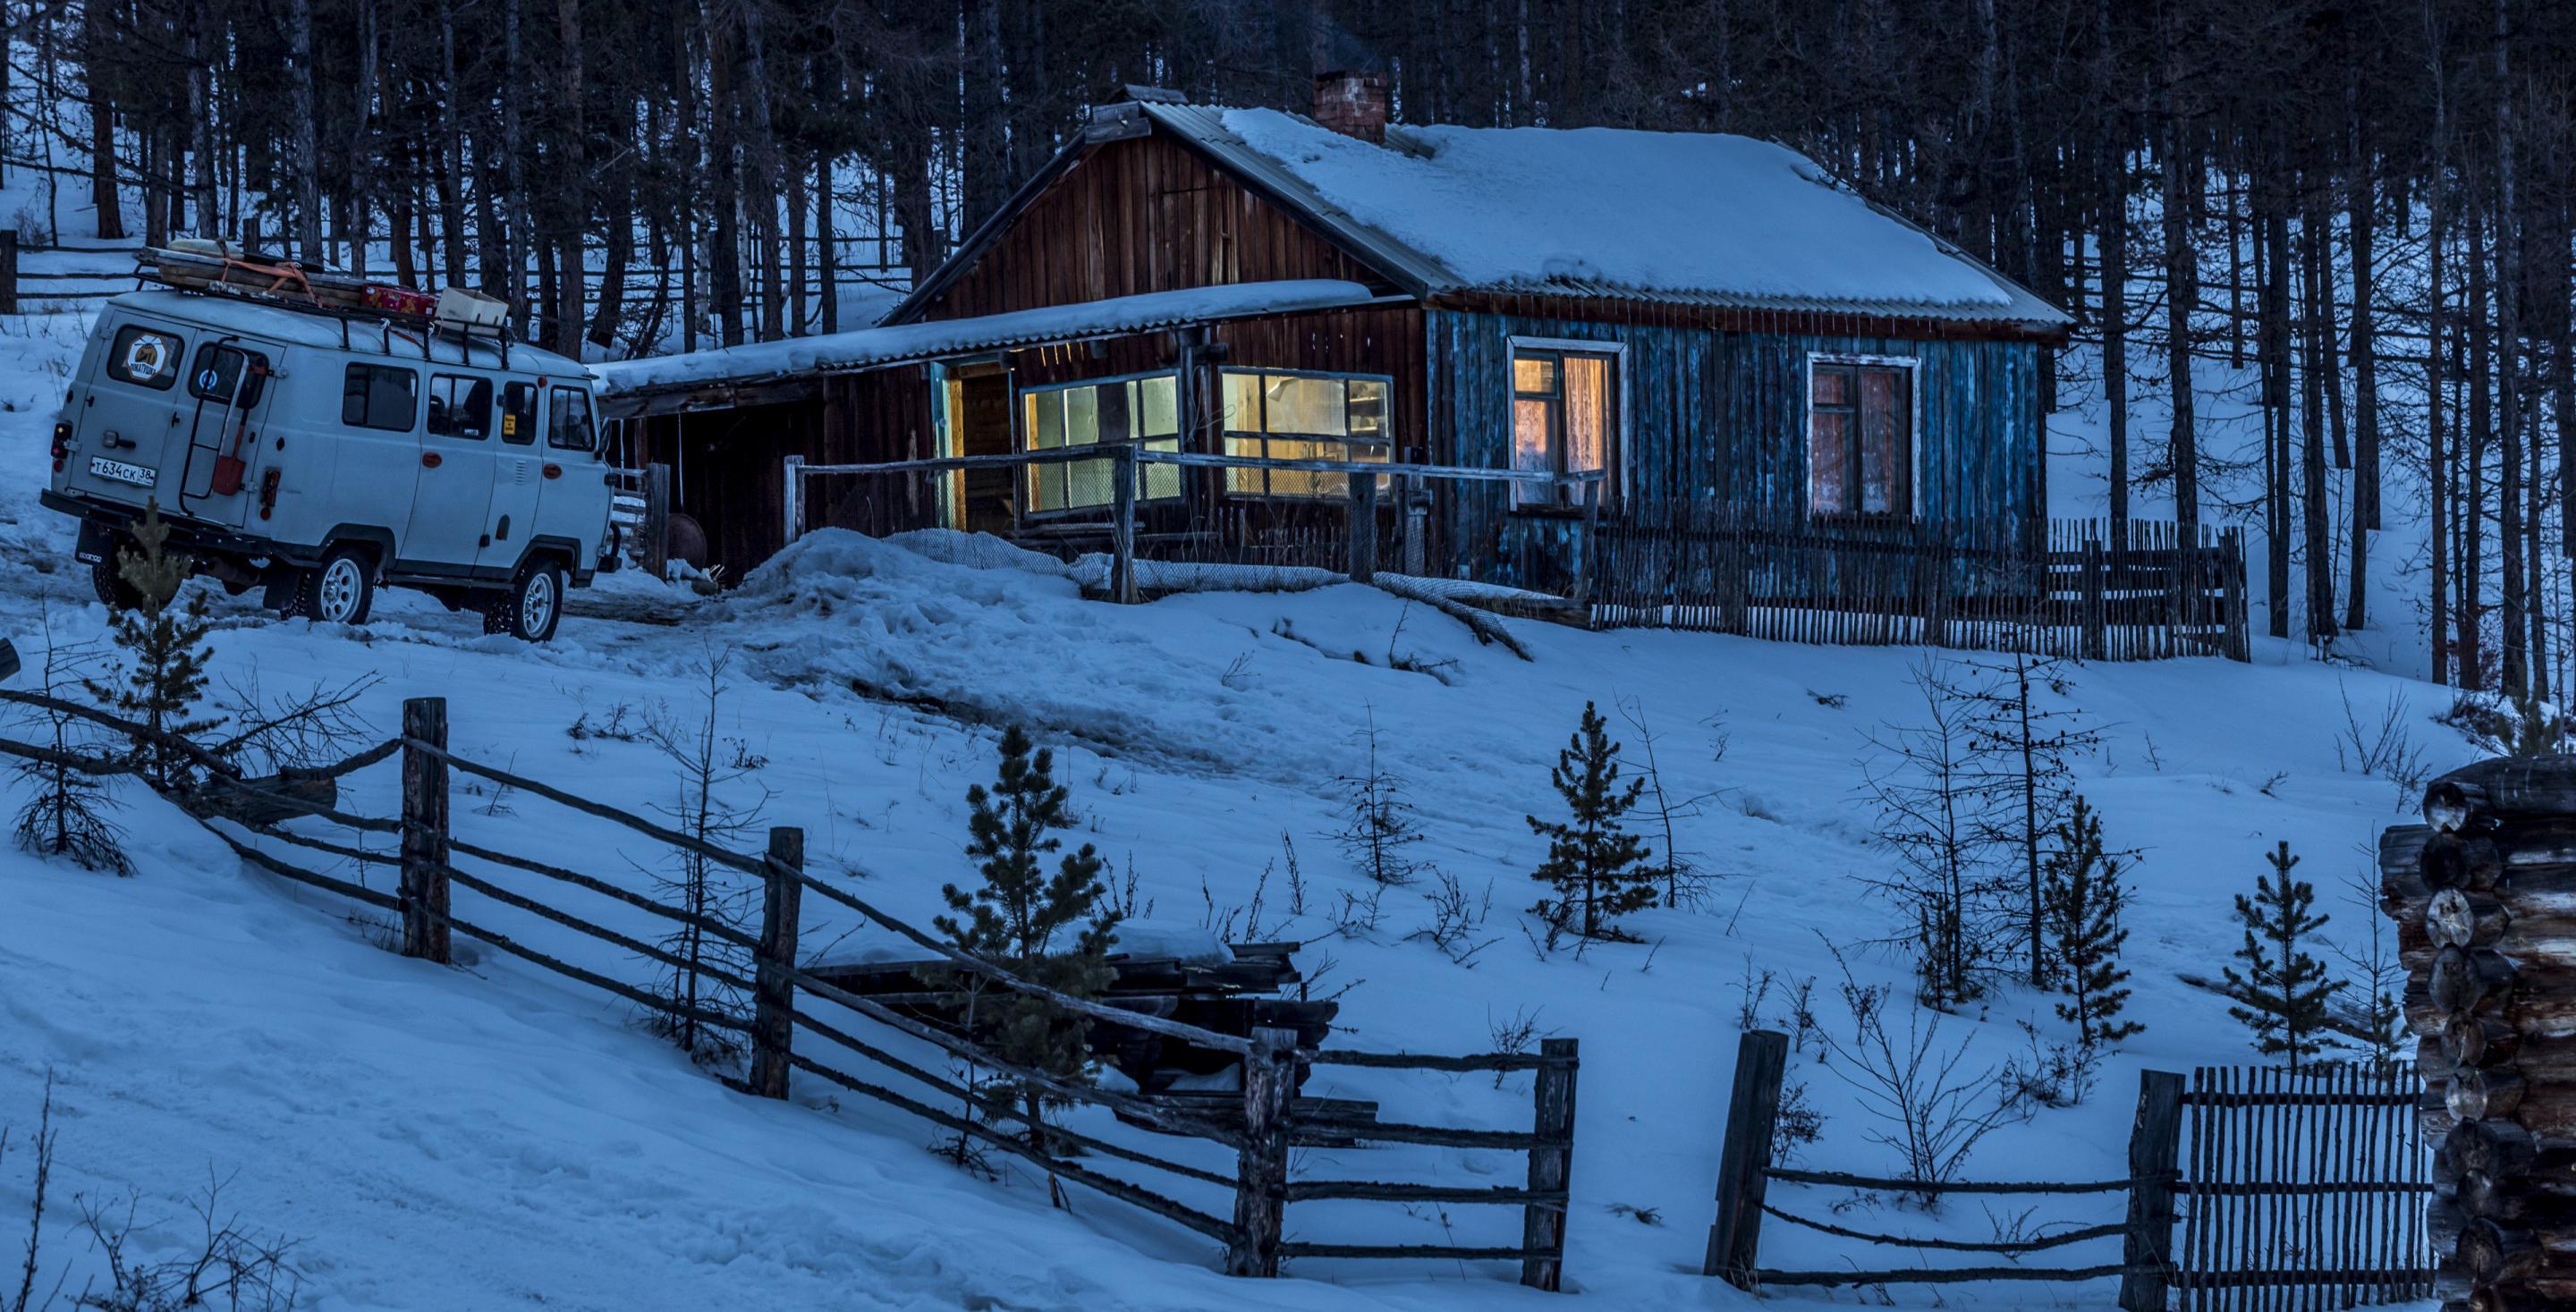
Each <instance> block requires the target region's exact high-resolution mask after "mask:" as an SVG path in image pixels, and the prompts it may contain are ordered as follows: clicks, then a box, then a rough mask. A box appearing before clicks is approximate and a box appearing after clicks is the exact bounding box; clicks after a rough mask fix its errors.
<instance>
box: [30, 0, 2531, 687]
mask: <svg viewBox="0 0 2576 1312" xmlns="http://www.w3.org/2000/svg"><path fill="white" fill-rule="evenodd" d="M0 12H5V13H6V15H7V19H8V24H9V27H10V30H11V34H12V37H13V58H12V60H11V61H10V63H9V65H8V67H7V70H6V76H7V80H8V86H7V88H6V89H7V92H8V95H7V100H8V103H9V104H10V106H11V121H10V123H9V125H8V133H7V147H8V148H7V158H6V163H7V166H8V169H9V179H10V181H11V182H12V184H13V186H15V187H16V189H17V191H18V193H19V194H27V189H26V188H25V187H24V185H23V181H24V178H25V177H26V175H27V171H29V170H36V171H43V172H45V173H46V174H47V180H48V184H49V185H47V186H45V187H43V188H41V189H40V190H41V192H42V194H43V196H44V198H45V199H44V202H43V203H42V204H41V205H37V206H31V207H30V212H26V213H22V214H21V215H20V216H19V217H18V222H19V224H20V226H21V227H22V229H32V230H34V231H31V232H30V233H29V236H30V239H31V240H38V241H41V240H43V239H45V238H46V237H47V236H58V237H59V238H61V239H79V238H88V237H91V236H98V237H123V236H143V237H146V238H147V239H157V238H160V237H162V236H165V235H167V234H169V233H172V232H193V233H198V234H201V235H223V236H229V237H244V236H248V237H254V238H257V239H260V240H263V241H265V242H267V243H268V244H271V245H274V246H280V247H283V248H285V249H287V250H290V251H292V252H294V253H296V254H298V255H300V256H302V257H304V258H307V259H322V260H328V261H330V262H331V263H334V264H337V265H340V266H343V267H356V268H361V269H363V268H364V267H365V266H366V264H367V263H368V262H369V261H371V260H374V261H378V262H379V264H380V267H379V268H378V269H376V270H374V272H378V273H381V274H389V275H391V276H392V277H395V278H397V279H401V280H406V281H411V282H415V283H422V284H429V285H435V284H437V283H440V282H444V281H470V282H473V283H476V284H478V285H480V286H482V287H483V288H484V289H486V290H488V291H491V292H493V293H495V294H498V295H502V296H505V297H508V298H510V299H512V300H513V301H515V302H517V303H519V304H521V305H523V306H525V307H528V312H529V313H530V314H531V315H532V316H533V319H534V322H533V323H532V324H531V325H530V328H531V330H532V331H533V332H534V333H535V334H536V335H537V336H539V337H540V338H541V339H542V340H546V341H549V342H551V343H554V344H556V345H559V346H564V347H578V346H580V345H581V343H582V340H583V339H585V338H587V339H588V340H589V341H590V342H591V343H595V344H597V347H598V348H599V349H602V350H611V351H623V350H631V349H635V348H636V347H637V346H638V345H639V344H644V343H654V344H659V343H663V342H666V341H667V342H669V343H670V344H672V345H674V346H696V345H706V344H713V343H714V342H724V343H732V342H737V341H741V340H746V339H768V338H776V337H780V336H785V335H789V334H796V333H805V332H822V331H833V330H836V329H839V328H842V327H845V326H857V325H845V324H843V323H842V322H841V319H842V314H841V303H840V297H839V296H838V295H833V294H826V293H827V289H846V288H847V287H848V286H849V285H851V284H852V283H853V282H854V281H856V280H859V279H873V280H877V281H880V282H883V283H886V284H890V285H898V286H899V285H900V284H901V282H902V281H903V280H904V279H905V278H906V277H907V276H908V275H910V274H914V273H918V272H919V271H921V270H923V269H926V268H929V267H931V266H932V265H934V264H935V263H936V262H937V261H938V260H939V259H940V258H941V257H942V255H943V254H945V252H946V251H947V250H948V249H949V247H950V245H951V244H952V243H954V242H955V241H956V240H958V239H959V237H960V236H961V235H962V234H963V233H964V232H965V231H967V230H970V229H971V228H972V226H973V225H974V224H975V223H976V222H977V221H978V220H980V219H981V218H982V217H983V216H985V215H986V214H989V213H991V212H992V211H993V210H994V209H995V208H996V207H997V206H999V205H1000V204H1001V203H1002V202H1003V201H1004V200H1005V199H1006V198H1007V197H1008V196H1009V195H1010V192H1011V190H1012V188H1013V187H1014V186H1016V185H1017V183H1018V182H1019V180H1021V179H1023V178H1025V177H1026V176H1028V175H1029V174H1030V173H1031V172H1032V171H1033V170H1035V169H1036V168H1037V166H1038V165H1039V163H1040V162H1041V161H1042V160H1044V159H1045V158H1046V156H1047V155H1048V154H1049V153H1050V152H1051V151H1052V150H1053V149H1054V148H1055V145H1056V143H1057V142H1058V141H1059V140H1061V139H1062V137H1063V136H1064V134H1065V133H1067V132H1068V131H1070V130H1072V129H1074V128H1075V127H1076V126H1077V125H1078V124H1079V122H1080V116H1081V112H1082V110H1083V108H1084V107H1085V106H1086V105H1088V104H1091V103H1096V102H1100V101H1104V100H1110V99H1117V98H1120V95H1121V91H1120V88H1121V86H1122V84H1131V83H1132V84H1151V85H1158V86H1163V87H1169V88H1172V89H1174V90H1178V91H1181V92H1183V93H1186V94H1188V95H1189V96H1191V97H1193V98H1196V99H1202V100H1209V101H1217V102H1223V103H1234V104H1266V105H1274V106H1278V107H1282V108H1289V109H1303V108H1305V107H1306V106H1307V104H1308V102H1309V95H1310V88H1311V79H1312V75H1313V74H1314V73H1316V72H1319V71H1323V70H1327V69H1368V70H1375V71H1379V72H1383V73H1384V74H1386V75H1387V77H1388V78H1389V80H1390V82H1391V84H1392V86H1393V89H1394V97H1395V103H1396V114H1397V117H1398V118H1399V119H1401V120H1404V121H1408V122H1414V123H1430V122H1445V123H1458V124H1465V125H1470V126H1487V125H1541V126H1551V127H1565V126H1578V125H1596V124H1597V125H1610V126H1620V127H1636V128H1654V129H1687V130H1722V131H1731V132H1740V133H1746V134H1750V135H1754V136H1760V137H1767V138H1773V139H1777V140H1780V141H1783V142H1785V143H1787V144H1789V145H1791V146H1794V147H1796V148H1798V149H1800V150H1803V151H1805V152H1807V153H1808V154H1810V155H1811V156H1813V157H1814V158H1816V159H1817V160H1818V161H1820V162H1821V163H1823V164H1824V165H1825V166H1826V167H1827V168H1828V169H1829V170H1831V171H1832V172H1834V173H1835V174H1837V175H1838V176H1839V177H1840V178H1841V179H1842V180H1844V181H1845V182H1846V183H1848V184H1849V185H1851V186H1852V187H1854V188H1856V189H1857V190H1859V191H1860V192H1861V193H1863V194H1865V195H1867V196H1869V197H1870V198H1872V199H1873V200H1876V201H1878V202H1880V203H1882V204H1885V205H1887V206H1889V207H1891V208H1893V209H1895V210H1897V211H1899V212H1901V213H1903V214H1906V215H1908V216H1910V217H1912V218H1914V219H1916V220H1917V221H1919V222H1922V223H1924V224H1925V225H1927V226H1929V227H1931V228H1933V229H1935V230H1936V231H1938V232H1940V233H1942V234H1943V235H1945V236H1947V237H1949V238H1950V239H1952V240H1954V241H1956V242H1957V243H1959V244H1960V245H1961V246H1963V247H1965V248H1966V249H1968V250H1969V251H1971V252H1973V253H1976V254H1978V255H1980V256H1983V257H1985V258H1987V259H1989V260H1990V261H1991V262H1993V263H1994V264H1995V265H1997V266H1998V267H2000V268H2001V269H2003V270H2004V271H2005V272H2007V273H2010V274H2013V275H2015V276H2016V277H2019V278H2020V279H2022V280H2023V281H2025V282H2027V283H2028V284H2029V285H2031V286H2032V287H2033V288H2035V289H2036V290H2038V291H2039V292H2040V293H2041V294H2042V295H2044V296H2047V297H2049V298H2051V299H2053V300H2055V301H2057V302H2058V303H2060V304H2062V305H2064V306H2066V307H2067V308H2068V309H2069V310H2070V311H2072V312H2073V313H2074V314H2075V315H2076V317H2077V319H2078V321H2079V324H2080V327H2079V329H2078V334H2077V336H2078V340H2079V341H2080V342H2082V343H2085V344H2088V345H2096V344H2098V347H2099V350H2098V351H2092V350H2087V351H2076V352H2069V353H2067V354H2066V355H2065V356H2064V357H2063V358H2062V359H2061V361H2060V363H2059V368H2058V370H2057V375H2056V379H2057V384H2058V386H2059V387H2060V388H2061V389H2062V392H2061V400H2062V401H2063V403H2065V404H2067V405H2087V406H2098V407H2099V409H2100V411H2101V413H2103V414H2105V415H2106V416H2107V420H2106V424H2107V442H2106V444H2105V445H2106V448H2107V449H2105V450H2103V451H2101V452H2100V453H2098V454H2099V457H2100V459H2102V460H2103V461H2105V462H2107V465H2108V468H2109V470H2110V471H2111V474H2112V479H2111V488H2112V493H2111V496H2112V503H2111V506H2110V513H2111V516H2112V517H2113V518H2114V519H2115V520H2116V519H2123V518H2126V517H2127V516H2128V515H2129V514H2130V503H2131V500H2132V493H2133V490H2134V491H2135V493H2136V495H2137V496H2138V497H2139V498H2140V499H2142V500H2144V499H2147V498H2152V503H2153V504H2157V505H2159V506H2162V505H2165V504H2170V506H2171V507H2172V509H2171V510H2170V511H2159V513H2158V517H2162V515H2163V514H2166V513H2170V514H2172V515H2173V516H2174V517H2176V518H2178V519H2181V520H2182V521H2184V522H2185V524H2186V525H2192V524H2197V523H2201V522H2212V521H2214V520H2217V519H2221V518H2224V519H2229V520H2241V521H2245V522H2249V523H2252V524H2255V525H2257V526H2258V528H2259V532H2258V534H2257V535H2256V536H2257V538H2258V540H2259V541H2261V542H2262V543H2264V544H2265V548H2264V549H2265V552H2266V555H2267V559H2265V560H2264V561H2263V562H2262V564H2261V565H2260V566H2259V569H2260V570H2261V571H2262V573H2263V574H2264V576H2265V580H2266V582H2267V583H2268V585H2269V589H2268V590H2269V595H2270V596H2271V597H2272V598H2273V599H2274V604H2273V605H2272V606H2271V607H2270V608H2269V609H2270V623H2271V627H2272V630H2273V632H2274V633H2275V634H2279V635H2283V636H2304V637H2308V638H2312V639H2316V640H2319V641H2324V640H2329V639H2331V638H2333V637H2334V635H2336V634H2337V633H2338V632H2340V631H2343V630H2346V629H2350V628H2357V627H2360V626H2362V625H2364V624H2365V623H2368V622H2373V621H2374V620H2377V621H2388V620H2395V619H2403V620H2404V621H2405V622H2406V623H2407V624H2408V625H2409V626H2414V625H2419V624H2421V625H2424V626H2425V627H2426V628H2428V629H2429V632H2430V635H2431V636H2430V644H2431V650H2430V651H2429V652H2426V653H2423V656H2422V658H2421V659H2422V660H2424V661H2426V662H2428V663H2429V668H2430V669H2431V670H2432V671H2433V672H2434V673H2435V675H2436V676H2437V677H2439V678H2442V679H2444V680H2446V681H2450V682H2455V683H2458V684H2461V685H2464V686H2472V687H2483V688H2492V689H2495V690H2498V691H2501V692H2503V693H2505V694H2507V695H2509V696H2514V697H2530V696H2538V695H2546V694H2548V693H2549V692H2550V691H2551V690H2552V688H2553V687H2556V688H2559V689H2561V690H2563V689H2564V686H2565V684H2566V683H2567V681H2568V673H2567V671H2568V668H2569V659H2570V655H2569V651H2568V648H2569V646H2570V641H2569V635H2568V631H2567V628H2566V621H2567V618H2568V617H2569V615H2570V614H2571V613H2576V604H2571V602H2570V600H2569V598H2568V596H2567V592H2568V589H2569V586H2570V572H2569V570H2568V569H2567V567H2566V564H2565V562H2564V560H2563V558H2562V556H2561V552H2562V551H2563V549H2564V547H2565V544H2567V543H2568V542H2570V541H2576V535H2571V533H2570V532H2569V527H2570V520H2571V518H2576V485H2571V484H2569V483H2568V482H2567V481H2565V480H2563V479H2561V478H2560V477H2559V472H2558V471H2559V469H2560V468H2561V462H2560V460H2559V451H2558V442H2559V436H2558V435H2559V434H2561V433H2563V432H2564V431H2565V430H2566V427H2567V419H2568V416H2569V413H2570V411H2571V409H2576V327H2572V326H2571V321H2570V289H2571V284H2570V278H2571V263H2570V251H2571V246H2576V186H2571V181H2570V179H2571V177H2576V167H2571V165H2572V164H2576V74H2572V73H2571V70H2576V6H2570V5H2564V4H2547V3H2542V2H2541V0H2349V2H2346V3H2337V2H2335V0H2293V2H2291V3H2286V4H2271V5H2261V4H2256V5H2249V4H2243V3H2236V2H2233V0H2147V2H2143V3H2130V2H2128V0H2074V2H2073V3H2064V2H2061V0H1950V2H1949V3H1945V4H1928V5H1926V4H1917V5H1901V4H1896V3H1893V2H1892V0H1373V2H1372V3H1366V4H1360V3H1351V2H1350V0H1101V2H1100V3H1085V4H1052V3H1047V2H1046V0H946V2H944V3H929V2H926V0H906V2H903V3H889V2H887V0H837V2H832V0H826V2H819V3H796V2H793V0H711V2H708V3H671V2H670V0H620V2H619V3H613V4H612V3H603V2H602V0H587V2H585V0H400V2H398V3H387V2H386V0H114V2H113V3H109V2H108V0H53V2H51V3H44V2H37V3H28V4H8V5H6V6H5V9H0ZM111 178H112V179H113V181H112V182H111V181H110V179H111ZM1641 182H1643V183H1645V184H1647V185H1651V180H1650V179H1646V180H1641ZM119 187H121V188H122V189H123V192H122V194H123V196H124V197H125V205H124V207H123V210H122V212H120V210H119V208H118V207H117V206H114V205H109V204H106V203H104V202H105V201H106V200H108V199H110V198H112V197H114V196H115V195H116V194H117V192H116V191H115V188H119ZM138 224H139V231H136V232H131V233H129V232H128V229H129V228H131V227H135V226H137V225H138ZM355 233H363V234H371V235H372V243H369V242H358V243H352V242H351V241H350V240H349V237H350V234H355ZM385 262H389V263H390V267H389V268H385V267H381V266H382V264H383V263H385ZM574 269H579V270H581V271H582V276H580V277H572V276H567V273H568V271H571V270H574ZM2194 361H2197V362H2199V364H2200V366H2201V368H2202V369H2203V371H2204V374H2205V375H2206V374H2208V373H2209V371H2211V370H2213V369H2217V370H2220V371H2221V372H2220V374H2219V376H2221V377H2224V378H2228V379H2238V378H2241V379H2246V380H2250V381H2249V382H2246V383H2245V384H2244V385H2243V387H2242V389H2241V390H2244V391H2246V392H2249V393H2250V395H2246V396H2243V397H2242V398H2241V400H2242V401H2243V403H2244V405H2245V406H2246V407H2249V408H2251V409H2253V410H2256V411H2259V414H2260V416H2261V420H2260V422H2261V424H2262V429H2263V431H2262V435H2261V441H2260V442H2259V443H2258V442H2254V441H2251V440H2237V441H2231V442H2223V443H2213V442H2212V441H2211V440H2210V434H2209V420H2208V418H2207V417H2206V416H2204V415H2200V414H2196V413H2195V411H2196V405H2195V397H2194V395H2193V392H2192V389H2191V388H2189V387H2187V386H2185V385H2184V382H2185V380H2186V379H2187V377H2188V373H2189V368H2188V366H2189V365H2190V364H2191V363H2192V362H2194ZM2225 366H2234V367H2235V372H2225V371H2224V369H2223V367H2225ZM2204 382H2206V378H2205V379H2204ZM2133 414H2135V415H2138V416H2140V417H2141V418H2144V417H2146V416H2152V422H2151V423H2147V422H2140V420H2139V419H2133V418H2132V415H2133ZM2168 415H2170V419H2169V420H2168V418H2167V416H2168ZM2383 488H2385V489H2387V490H2388V491H2389V493H2390V495H2391V496H2392V497H2395V498H2401V499H2402V501H2401V502H2400V503H2398V504H2394V505H2392V507H2391V508H2390V513H2391V514H2392V515H2403V516H2404V517H2405V519H2406V521H2407V522H2408V523H2410V524H2416V525H2420V526H2421V527H2422V529H2423V534H2422V536H2423V547H2422V549H2421V550H2420V551H2416V552H2413V553H2411V555H2410V557H2409V558H2408V559H2406V560H2405V561H2403V562H2402V563H2401V564H2400V565H2399V566H2398V568H2399V569H2400V570H2401V571H2402V572H2403V574H2404V584H2405V586H2404V589H2403V592H2402V594H2399V595H2403V596H2405V597H2408V598H2410V599H2412V600H2413V604H2414V605H2415V606H2416V607H2417V608H2418V610H2419V613H2418V614H2417V615H2413V616H2404V617H2392V616H2379V617H2374V616H2371V615H2370V614H2369V613H2368V611H2367V606H2368V604H2369V601H2370V599H2371V598H2373V597H2385V596H2388V595H2390V593H2389V591H2388V590H2387V589H2385V588H2383V587H2374V586H2373V583H2372V580H2371V579H2370V578H2369V577H2368V570H2369V568H2370V563H2371V558H2370V555H2369V553H2368V551H2367V547H2368V544H2369V541H2370V538H2369V535H2370V534H2371V532H2372V531H2374V530H2375V529H2376V528H2377V527H2378V526H2379V525H2380V523H2381V520H2382V514H2383V506H2382V504H2381V503H2382V500H2383ZM2142 513H2143V512H2142ZM2383 582H2384V581H2383ZM2428 621H2429V623H2427V622H2428Z"/></svg>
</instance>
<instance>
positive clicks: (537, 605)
mask: <svg viewBox="0 0 2576 1312" xmlns="http://www.w3.org/2000/svg"><path fill="white" fill-rule="evenodd" d="M563 599H564V572H563V566H561V565H558V564H556V563H555V562H554V561H551V560H532V561H529V562H528V563H527V564H524V565H521V566H520V567H519V577H517V578H516V579H513V580H511V582H510V590H509V591H508V592H504V593H501V594H500V595H498V596H497V597H495V598H493V601H492V606H491V609H489V610H486V611H484V612H483V631H484V632H485V633H506V634H509V635H510V636H511V637H513V638H517V639H519V640H520V641H522V642H552V641H554V636H555V628H556V626H557V625H559V624H561V623H562V622H563Z"/></svg>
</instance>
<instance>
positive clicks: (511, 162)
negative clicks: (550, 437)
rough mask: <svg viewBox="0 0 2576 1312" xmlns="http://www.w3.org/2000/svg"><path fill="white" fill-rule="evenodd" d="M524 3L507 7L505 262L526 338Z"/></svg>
mask: <svg viewBox="0 0 2576 1312" xmlns="http://www.w3.org/2000/svg"><path fill="white" fill-rule="evenodd" d="M522 4H523V0H502V4H501V52H502V58H501V187H502V191H503V201H504V205H503V207H502V216H501V231H502V238H501V240H502V246H501V261H502V263H503V265H504V266H506V267H505V268H504V270H503V272H502V277H503V278H505V279H507V280H508V281H507V282H506V283H505V284H504V285H506V286H507V287H508V288H509V289H510V291H509V300H510V307H511V308H510V318H511V322H513V323H515V324H517V325H518V331H519V334H520V335H521V336H522V337H524V336H527V335H528V325H529V321H530V318H531V316H533V315H534V314H535V313H536V308H537V307H536V305H535V304H534V303H533V302H532V301H530V299H529V297H528V238H529V235H530V234H529V231H528V228H529V223H528V162H527V147H528V139H527V137H526V135H525V129H524V125H523V123H522V121H521V120H522V114H521V110H520V105H521V102H523V101H524V100H525V99H526V98H527V92H526V89H525V88H526V86H527V81H526V79H527V70H526V68H525V67H524V60H523V59H522V52H521V50H520V48H519V27H520V16H521V15H520V11H521V7H522ZM484 258H486V259H489V258H491V257H490V256H489V255H488V254H487V255H486V256H485V257H484Z"/></svg>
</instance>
